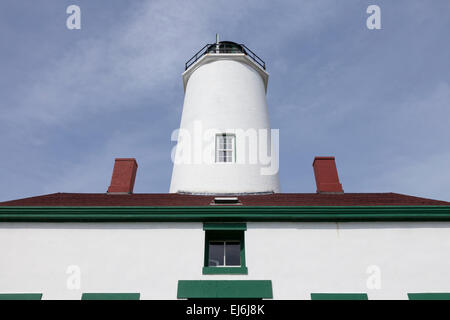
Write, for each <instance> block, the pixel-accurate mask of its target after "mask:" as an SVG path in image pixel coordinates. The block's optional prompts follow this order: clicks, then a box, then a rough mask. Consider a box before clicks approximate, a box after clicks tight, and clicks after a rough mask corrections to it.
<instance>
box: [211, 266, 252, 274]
mask: <svg viewBox="0 0 450 320" xmlns="http://www.w3.org/2000/svg"><path fill="white" fill-rule="evenodd" d="M202 273H203V274H248V269H247V267H203V270H202Z"/></svg>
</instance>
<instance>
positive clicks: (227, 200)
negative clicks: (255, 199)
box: [210, 197, 242, 205]
mask: <svg viewBox="0 0 450 320" xmlns="http://www.w3.org/2000/svg"><path fill="white" fill-rule="evenodd" d="M210 204H211V205H242V203H241V202H240V201H239V199H238V197H215V198H214V200H213V201H212V202H211V203H210Z"/></svg>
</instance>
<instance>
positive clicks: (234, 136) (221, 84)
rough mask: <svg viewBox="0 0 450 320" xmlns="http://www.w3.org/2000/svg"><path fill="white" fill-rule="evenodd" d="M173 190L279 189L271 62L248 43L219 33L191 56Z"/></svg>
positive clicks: (230, 191)
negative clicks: (271, 117)
mask: <svg viewBox="0 0 450 320" xmlns="http://www.w3.org/2000/svg"><path fill="white" fill-rule="evenodd" d="M182 76H183V84H184V91H185V96H184V105H183V113H182V117H181V125H180V129H179V130H178V134H177V135H174V137H172V138H173V140H177V141H178V143H177V146H176V148H175V149H174V152H173V153H172V158H173V161H174V166H173V172H172V181H171V185H170V192H171V193H191V194H258V193H277V192H280V183H279V179H278V149H279V148H278V137H279V136H278V131H277V130H271V128H270V125H269V117H268V112H267V102H266V92H267V82H268V77H269V75H268V73H267V72H266V65H265V62H264V61H263V60H261V59H260V58H259V57H258V56H257V55H256V54H255V53H253V52H252V51H251V50H250V49H249V48H247V47H246V46H245V45H243V44H237V43H234V42H230V41H221V42H219V41H218V39H217V40H216V43H214V44H207V45H206V46H204V47H203V48H202V49H201V50H200V51H199V52H198V53H197V54H195V55H194V56H193V57H192V58H191V59H190V60H188V62H186V66H185V72H184V73H183V75H182Z"/></svg>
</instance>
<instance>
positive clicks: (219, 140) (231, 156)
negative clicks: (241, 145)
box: [216, 133, 236, 162]
mask: <svg viewBox="0 0 450 320" xmlns="http://www.w3.org/2000/svg"><path fill="white" fill-rule="evenodd" d="M235 140H236V137H235V135H234V134H227V133H221V134H218V135H216V162H234V161H235Z"/></svg>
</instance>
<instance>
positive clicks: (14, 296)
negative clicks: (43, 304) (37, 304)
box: [0, 293, 42, 300]
mask: <svg viewBox="0 0 450 320" xmlns="http://www.w3.org/2000/svg"><path fill="white" fill-rule="evenodd" d="M41 299H42V293H0V300H41Z"/></svg>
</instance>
